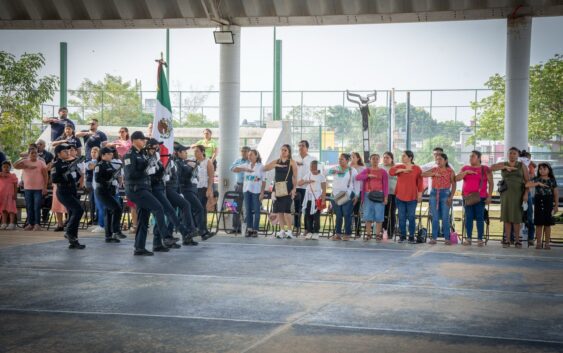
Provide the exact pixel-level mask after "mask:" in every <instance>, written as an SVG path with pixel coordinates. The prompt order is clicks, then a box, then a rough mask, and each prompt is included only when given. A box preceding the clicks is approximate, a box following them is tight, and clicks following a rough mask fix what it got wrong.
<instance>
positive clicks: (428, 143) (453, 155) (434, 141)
mask: <svg viewBox="0 0 563 353" xmlns="http://www.w3.org/2000/svg"><path fill="white" fill-rule="evenodd" d="M435 147H442V148H443V149H444V153H445V154H446V155H447V156H448V162H449V163H450V165H451V166H452V168H454V170H456V171H457V170H459V169H460V168H461V163H460V162H458V160H457V158H458V152H457V151H456V147H455V143H454V141H452V140H451V139H450V138H449V137H448V136H445V135H438V136H434V137H432V138H430V139H427V140H424V142H423V143H422V149H420V150H419V151H416V153H415V161H416V163H417V164H425V163H428V162H431V161H433V160H434V156H433V155H432V150H433V149H434V148H435Z"/></svg>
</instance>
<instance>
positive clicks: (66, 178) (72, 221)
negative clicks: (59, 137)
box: [51, 143, 86, 249]
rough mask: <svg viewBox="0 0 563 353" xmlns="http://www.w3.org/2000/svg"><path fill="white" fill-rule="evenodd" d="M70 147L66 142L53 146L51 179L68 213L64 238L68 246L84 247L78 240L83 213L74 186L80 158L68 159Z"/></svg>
mask: <svg viewBox="0 0 563 353" xmlns="http://www.w3.org/2000/svg"><path fill="white" fill-rule="evenodd" d="M70 148H71V146H70V145H68V144H66V143H64V144H61V145H58V146H57V147H56V148H55V155H56V157H57V158H56V161H55V162H54V164H53V168H52V169H51V179H52V181H53V183H54V184H57V197H58V198H59V201H60V202H61V203H62V204H63V205H64V206H65V207H66V209H67V211H68V214H69V220H68V224H67V226H66V233H65V238H67V239H68V241H69V243H70V245H69V246H68V248H69V249H84V248H85V247H86V245H83V244H80V243H79V242H78V226H79V224H80V219H81V218H82V215H83V214H84V210H83V209H82V206H81V205H80V199H79V198H78V191H77V188H76V181H77V179H79V177H80V175H79V172H78V165H77V164H78V162H80V160H76V159H75V160H68V158H69V155H68V150H69V149H70Z"/></svg>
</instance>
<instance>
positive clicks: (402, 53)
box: [0, 17, 563, 105]
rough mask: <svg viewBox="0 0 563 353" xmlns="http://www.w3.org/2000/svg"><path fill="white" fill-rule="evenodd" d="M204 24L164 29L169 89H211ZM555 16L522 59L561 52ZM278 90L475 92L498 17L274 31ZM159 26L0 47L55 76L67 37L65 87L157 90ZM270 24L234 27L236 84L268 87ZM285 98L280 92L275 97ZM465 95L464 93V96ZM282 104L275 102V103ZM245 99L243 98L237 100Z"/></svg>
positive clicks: (43, 36)
mask: <svg viewBox="0 0 563 353" xmlns="http://www.w3.org/2000/svg"><path fill="white" fill-rule="evenodd" d="M212 31H213V29H172V30H171V33H170V48H171V49H170V79H171V80H170V82H171V83H170V87H171V89H172V90H190V89H193V90H206V89H210V88H211V89H218V87H219V45H217V44H215V43H214V40H213V34H212ZM562 34H563V17H542V18H534V19H533V25H532V44H531V64H537V63H540V62H542V61H546V60H547V59H549V58H551V57H553V55H554V54H556V53H560V54H563V40H562V39H561V38H562V37H563V36H562ZM277 37H278V39H281V40H282V41H283V50H282V51H283V58H282V60H283V69H282V72H283V73H282V75H283V76H282V82H283V89H284V90H339V91H340V90H346V89H350V90H373V89H378V90H384V89H391V88H396V89H453V88H456V89H457V88H483V87H484V83H485V82H486V80H487V78H488V77H489V76H491V75H493V74H494V73H501V74H503V73H504V71H505V66H506V62H505V60H506V55H505V51H506V48H505V46H506V20H483V21H459V22H429V23H405V24H377V25H347V26H314V27H278V28H277ZM165 38H166V33H165V30H161V29H151V30H44V31H38V30H17V31H16V30H1V31H0V50H4V51H8V52H11V53H14V54H16V55H20V54H22V53H24V52H41V53H43V54H44V55H45V57H46V60H47V64H46V66H45V68H44V70H43V72H42V73H45V74H57V75H58V73H59V42H61V41H65V42H67V43H68V87H69V89H73V88H77V87H78V86H79V85H80V83H81V82H82V81H83V80H84V79H85V78H88V79H90V80H93V81H97V80H100V79H102V78H103V77H104V75H105V73H110V74H112V75H119V76H122V77H123V78H124V79H126V80H131V81H134V80H135V79H138V80H141V82H142V89H143V90H154V89H155V88H156V64H155V62H154V59H156V58H158V57H159V56H160V52H161V51H165V45H166V44H165ZM272 39H273V28H271V27H254V28H248V27H244V28H242V33H241V53H242V54H241V90H271V88H272V77H273V64H272V58H273V44H272ZM284 99H285V98H284ZM464 99H465V98H464ZM285 103H287V100H286V101H284V105H285ZM243 104H244V103H243Z"/></svg>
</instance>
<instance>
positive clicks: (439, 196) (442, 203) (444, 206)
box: [429, 189, 452, 240]
mask: <svg viewBox="0 0 563 353" xmlns="http://www.w3.org/2000/svg"><path fill="white" fill-rule="evenodd" d="M451 192H452V191H451V189H432V191H431V192H430V199H429V201H430V214H431V215H432V238H434V240H436V239H438V233H439V232H440V220H441V221H442V234H444V238H445V239H446V240H450V206H448V198H449V197H450V194H451Z"/></svg>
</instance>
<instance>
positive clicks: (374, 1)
mask: <svg viewBox="0 0 563 353" xmlns="http://www.w3.org/2000/svg"><path fill="white" fill-rule="evenodd" d="M516 9H517V10H518V15H519V16H531V17H541V16H561V15H563V0H527V1H517V0H426V1H421V0H0V29H103V28H107V29H119V28H190V27H216V26H219V25H237V26H241V27H251V26H306V25H344V24H369V23H401V22H430V21H459V20H481V19H501V18H507V17H509V16H510V14H511V13H513V12H514V11H515V10H516Z"/></svg>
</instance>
